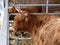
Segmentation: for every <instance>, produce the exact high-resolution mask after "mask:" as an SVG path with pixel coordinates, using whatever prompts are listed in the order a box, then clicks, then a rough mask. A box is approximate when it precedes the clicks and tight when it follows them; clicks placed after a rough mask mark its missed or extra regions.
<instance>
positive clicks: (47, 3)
mask: <svg viewBox="0 0 60 45" xmlns="http://www.w3.org/2000/svg"><path fill="white" fill-rule="evenodd" d="M46 13H48V0H46Z"/></svg>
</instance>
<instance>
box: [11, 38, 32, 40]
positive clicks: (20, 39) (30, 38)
mask: <svg viewBox="0 0 60 45" xmlns="http://www.w3.org/2000/svg"><path fill="white" fill-rule="evenodd" d="M10 39H11V40H16V39H17V40H31V39H32V38H16V37H11V38H10Z"/></svg>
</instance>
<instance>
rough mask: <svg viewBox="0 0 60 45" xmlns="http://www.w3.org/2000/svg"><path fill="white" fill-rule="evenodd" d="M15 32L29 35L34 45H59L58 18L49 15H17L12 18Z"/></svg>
mask: <svg viewBox="0 0 60 45" xmlns="http://www.w3.org/2000/svg"><path fill="white" fill-rule="evenodd" d="M13 28H14V30H15V31H17V32H18V31H28V32H29V33H31V36H32V39H33V42H34V43H33V44H34V45H60V18H59V17H58V16H54V15H51V14H37V15H36V14H29V13H27V12H22V13H19V14H18V15H16V16H15V18H14V25H13Z"/></svg>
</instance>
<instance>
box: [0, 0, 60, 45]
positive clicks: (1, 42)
mask: <svg viewBox="0 0 60 45" xmlns="http://www.w3.org/2000/svg"><path fill="white" fill-rule="evenodd" d="M3 2H5V8H3V9H4V15H3V20H2V22H3V24H2V29H1V31H0V45H9V13H8V8H9V6H8V0H5V1H4V0H3ZM10 6H46V13H48V7H49V6H60V4H49V0H46V4H15V5H10ZM15 14H16V13H14V14H13V13H11V14H10V15H15ZM33 14H38V13H33ZM39 14H43V13H39ZM49 14H60V13H49ZM12 39H14V40H16V45H17V43H18V40H30V39H31V38H16V37H15V38H12Z"/></svg>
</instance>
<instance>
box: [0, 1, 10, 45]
mask: <svg viewBox="0 0 60 45" xmlns="http://www.w3.org/2000/svg"><path fill="white" fill-rule="evenodd" d="M2 1H4V0H2ZM2 13H3V15H2V29H1V31H0V45H9V37H8V19H9V18H8V17H9V15H8V0H5V8H4V4H3V12H2Z"/></svg>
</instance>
